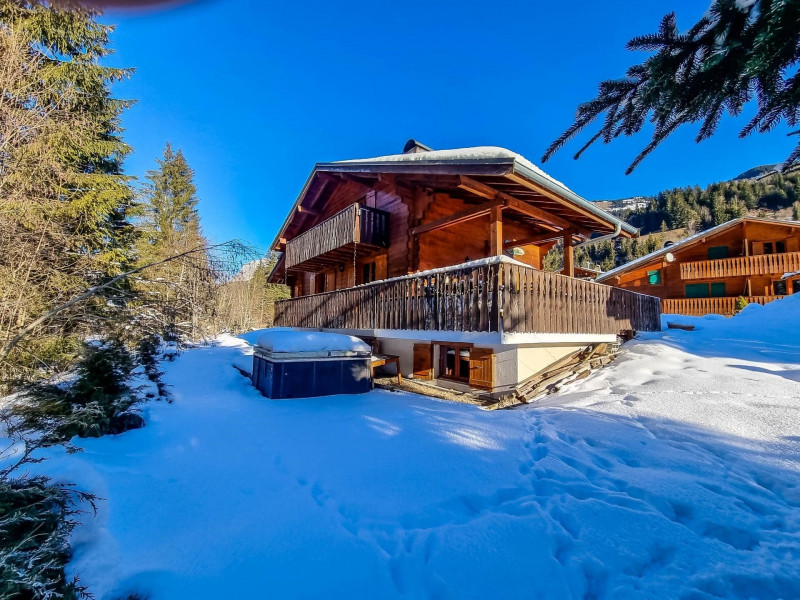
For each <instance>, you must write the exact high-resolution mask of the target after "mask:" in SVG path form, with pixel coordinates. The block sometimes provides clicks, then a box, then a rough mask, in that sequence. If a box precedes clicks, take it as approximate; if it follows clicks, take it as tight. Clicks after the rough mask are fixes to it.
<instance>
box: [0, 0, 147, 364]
mask: <svg viewBox="0 0 800 600" xmlns="http://www.w3.org/2000/svg"><path fill="white" fill-rule="evenodd" d="M60 6H61V5H58V6H53V5H51V4H50V3H47V2H44V1H43V0H29V1H21V2H11V1H3V2H0V58H1V59H2V64H3V67H4V68H3V69H2V72H0V89H2V90H3V94H2V97H1V98H0V145H2V148H1V150H2V151H1V152H0V292H2V293H0V342H6V341H8V340H10V339H11V338H13V337H14V335H15V333H16V332H18V331H21V330H23V329H24V328H25V327H26V326H27V325H28V324H30V323H33V322H35V321H36V319H37V318H38V317H39V316H40V315H42V314H46V313H47V312H48V310H49V309H51V308H53V307H54V306H57V305H59V304H61V303H62V302H63V301H64V300H65V299H66V298H69V297H71V296H74V295H76V294H78V293H80V292H82V291H84V290H86V289H87V288H89V287H91V286H94V285H97V284H100V283H102V282H103V281H108V280H109V279H110V278H111V277H113V276H114V275H116V274H118V273H120V272H122V271H124V270H125V269H126V267H127V266H129V264H130V261H131V259H132V255H131V246H132V242H133V238H134V235H135V232H134V230H133V228H132V226H131V224H130V222H129V220H128V213H129V210H130V208H131V204H132V201H133V194H132V190H131V188H130V186H129V178H128V177H126V176H125V175H124V174H123V172H122V161H123V159H124V157H125V156H126V155H127V154H128V153H129V151H130V148H129V147H128V146H127V145H126V144H125V143H124V142H123V141H122V138H121V131H122V130H121V127H120V115H121V113H122V112H123V110H124V109H125V108H126V107H128V106H129V105H130V102H128V101H123V100H118V99H115V98H114V97H113V96H112V95H111V91H110V88H111V85H112V84H113V83H114V82H116V81H119V80H120V79H124V78H126V77H127V76H129V75H130V70H127V69H117V68H111V67H106V66H102V65H101V64H100V60H101V59H102V58H104V57H105V56H107V55H108V54H109V52H110V50H109V48H108V44H109V34H110V32H111V30H112V28H111V27H109V26H107V25H103V24H101V23H99V22H98V21H97V17H98V13H97V12H96V11H94V10H90V9H86V8H82V7H79V6H77V5H63V6H64V7H60ZM67 6H68V7H67ZM124 292H125V290H124V289H123V290H120V289H117V290H115V291H114V292H113V293H114V294H119V293H124ZM107 300H108V298H105V299H96V300H95V301H93V302H85V303H82V304H80V305H76V306H74V307H73V308H72V309H71V310H69V311H64V312H63V313H61V314H59V315H58V318H53V319H50V320H48V322H47V327H46V329H45V328H44V327H41V328H39V332H40V333H41V334H42V335H38V336H36V341H35V342H31V343H29V344H28V345H27V347H26V348H19V350H20V351H17V352H15V354H14V355H12V356H9V357H8V359H7V360H6V361H5V363H4V366H3V370H2V372H1V373H0V375H6V376H7V375H8V370H9V369H12V370H15V369H18V368H21V367H26V365H27V362H26V361H27V360H28V357H30V356H31V354H39V353H41V354H50V355H55V354H57V351H56V350H54V349H56V348H59V347H62V346H64V343H63V341H64V339H65V336H70V335H75V334H81V335H83V334H86V333H102V331H103V330H104V329H105V328H106V327H107V324H108V323H109V322H110V321H109V320H108V319H107V318H103V319H98V316H100V315H99V313H103V314H102V316H103V317H108V316H109V315H110V313H113V312H114V310H115V307H116V306H117V303H116V302H114V301H112V302H107ZM66 346H71V347H72V346H74V343H70V344H66Z"/></svg>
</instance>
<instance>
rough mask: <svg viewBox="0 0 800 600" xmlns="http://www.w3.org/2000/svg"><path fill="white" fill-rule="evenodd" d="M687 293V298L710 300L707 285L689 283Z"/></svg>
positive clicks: (686, 288)
mask: <svg viewBox="0 0 800 600" xmlns="http://www.w3.org/2000/svg"><path fill="white" fill-rule="evenodd" d="M685 291H686V297H687V298H708V284H707V283H687V284H686V287H685Z"/></svg>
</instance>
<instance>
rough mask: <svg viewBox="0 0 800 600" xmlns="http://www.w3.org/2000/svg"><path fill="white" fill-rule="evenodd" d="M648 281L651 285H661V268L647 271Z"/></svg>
mask: <svg viewBox="0 0 800 600" xmlns="http://www.w3.org/2000/svg"><path fill="white" fill-rule="evenodd" d="M647 283H649V284H650V285H661V269H657V270H655V271H648V272H647Z"/></svg>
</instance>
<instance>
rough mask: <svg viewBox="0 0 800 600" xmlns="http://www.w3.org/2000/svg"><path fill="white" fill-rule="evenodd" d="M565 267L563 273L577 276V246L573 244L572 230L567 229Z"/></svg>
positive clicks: (565, 232) (565, 235)
mask: <svg viewBox="0 0 800 600" xmlns="http://www.w3.org/2000/svg"><path fill="white" fill-rule="evenodd" d="M563 240H564V242H563V243H564V268H563V269H562V270H561V274H562V275H569V276H570V277H575V248H574V247H573V245H572V232H571V231H570V230H569V229H567V230H565V231H564V237H563Z"/></svg>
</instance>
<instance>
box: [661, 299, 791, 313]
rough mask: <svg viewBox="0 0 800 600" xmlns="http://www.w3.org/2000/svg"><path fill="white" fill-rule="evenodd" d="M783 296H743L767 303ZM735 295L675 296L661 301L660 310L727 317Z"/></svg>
mask: <svg viewBox="0 0 800 600" xmlns="http://www.w3.org/2000/svg"><path fill="white" fill-rule="evenodd" d="M783 297H784V296H745V297H744V299H745V300H747V302H748V303H751V302H755V303H757V304H767V303H769V302H772V301H773V300H778V299H780V298H783ZM737 299H738V298H737V297H724V298H676V299H671V300H662V301H661V311H662V312H663V313H664V314H667V315H671V314H676V315H690V316H695V317H702V316H703V315H725V316H726V317H729V316H731V315H732V314H733V311H734V308H735V306H736V300H737Z"/></svg>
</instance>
